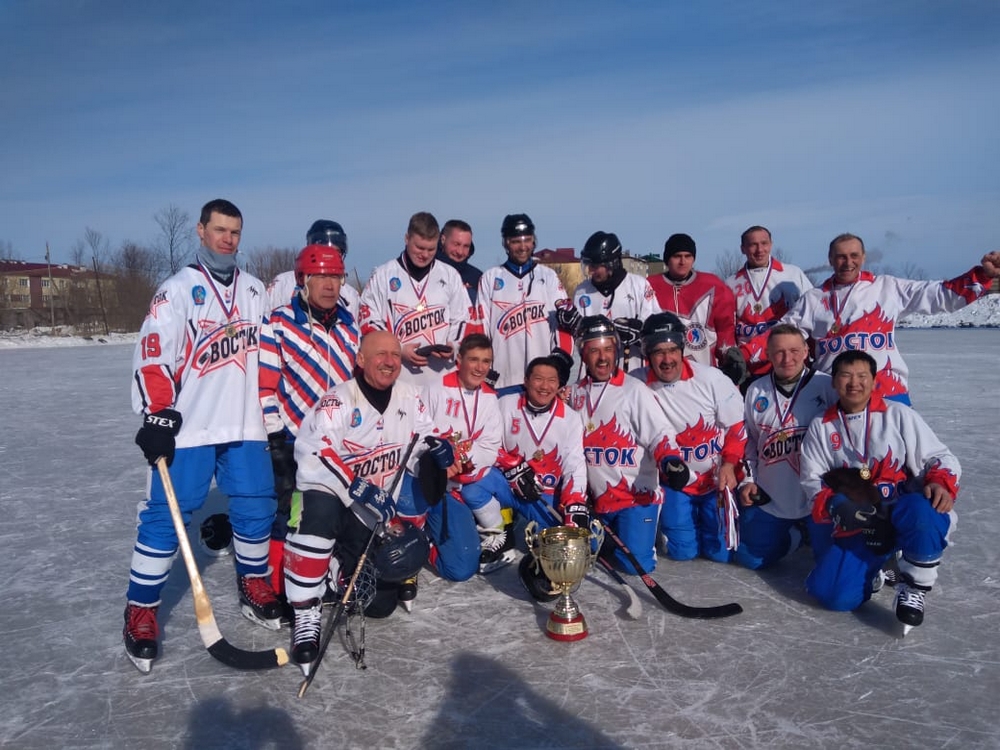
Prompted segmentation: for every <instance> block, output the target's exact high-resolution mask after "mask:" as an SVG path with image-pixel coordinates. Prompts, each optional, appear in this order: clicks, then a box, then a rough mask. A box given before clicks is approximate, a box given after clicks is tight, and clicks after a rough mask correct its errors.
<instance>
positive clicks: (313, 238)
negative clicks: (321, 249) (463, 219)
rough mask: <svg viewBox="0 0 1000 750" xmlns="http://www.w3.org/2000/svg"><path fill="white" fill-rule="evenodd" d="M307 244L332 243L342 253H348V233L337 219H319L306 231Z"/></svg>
mask: <svg viewBox="0 0 1000 750" xmlns="http://www.w3.org/2000/svg"><path fill="white" fill-rule="evenodd" d="M306 244H307V245H330V246H331V247H335V248H337V249H338V250H340V254H341V255H347V234H346V233H345V232H344V228H343V227H342V226H340V224H338V223H337V222H335V221H330V220H329V219H319V220H318V221H314V222H313V225H312V226H311V227H309V231H308V232H306Z"/></svg>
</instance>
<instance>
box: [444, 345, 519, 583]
mask: <svg viewBox="0 0 1000 750" xmlns="http://www.w3.org/2000/svg"><path fill="white" fill-rule="evenodd" d="M492 366H493V346H492V344H491V342H490V339H489V337H488V336H485V335H483V334H481V333H472V334H469V335H468V336H466V337H465V338H464V339H462V343H461V345H460V346H459V350H458V369H457V370H456V371H455V372H451V373H448V374H447V375H445V376H444V377H443V378H442V381H441V383H439V384H438V385H435V386H429V387H428V388H427V391H426V393H425V400H426V403H427V409H428V411H429V412H430V415H431V420H432V421H433V422H434V425H435V429H436V434H437V435H438V436H439V437H441V438H445V439H447V440H450V441H451V443H452V445H453V447H454V448H455V463H454V464H453V465H452V466H451V467H449V469H448V480H449V482H448V490H449V493H450V494H454V495H456V496H458V497H460V498H461V499H462V502H463V503H464V505H460V506H459V507H458V508H457V509H456V508H454V507H453V506H452V505H451V502H452V499H451V497H450V495H446V496H445V502H446V503H448V510H447V514H446V515H447V519H446V520H447V524H448V527H449V529H452V530H453V529H454V527H455V526H457V525H459V524H462V523H465V524H468V525H470V526H471V528H472V529H473V530H478V535H479V540H480V550H481V551H480V555H479V572H480V573H490V572H492V571H494V570H497V569H499V568H501V567H503V566H504V565H506V564H508V563H510V562H512V561H513V559H514V539H513V536H512V534H511V531H512V528H511V527H512V525H513V524H512V523H510V521H511V520H512V519H513V514H512V513H511V511H509V510H508V511H507V513H508V514H509V515H508V517H507V518H506V519H505V518H504V515H503V513H504V510H503V509H502V508H501V504H500V498H503V497H505V494H506V487H507V483H506V480H505V479H504V477H503V475H502V474H501V473H500V470H499V469H497V468H496V467H495V466H494V464H496V461H497V454H498V452H499V450H500V442H501V435H502V427H501V420H500V406H499V404H498V403H497V396H496V392H495V391H494V390H493V389H492V388H491V387H490V386H489V385H487V384H486V383H485V380H486V376H487V374H488V373H489V371H490V369H491V368H492ZM470 510H471V513H470ZM428 523H432V518H431V517H430V515H429V517H428ZM433 523H440V521H438V519H436V518H435V519H433ZM449 535H450V536H458V537H461V538H468V536H469V535H468V533H464V532H463V533H458V532H454V531H452V533H450V534H449ZM436 536H440V535H439V534H438V535H436ZM456 557H457V558H458V560H459V561H461V562H465V561H467V560H468V557H467V556H466V555H457V556H456V555H444V556H442V558H441V560H440V562H438V561H436V560H435V559H434V558H433V557H432V562H434V563H435V564H436V567H437V569H438V572H439V573H440V574H441V576H442V577H443V578H447V579H450V580H465V579H466V578H468V577H469V576H471V575H472V574H473V573H474V572H475V568H473V569H471V570H468V569H466V570H461V571H456V570H454V569H452V567H451V566H450V565H449V563H451V562H452V561H453V560H452V559H449V558H456Z"/></svg>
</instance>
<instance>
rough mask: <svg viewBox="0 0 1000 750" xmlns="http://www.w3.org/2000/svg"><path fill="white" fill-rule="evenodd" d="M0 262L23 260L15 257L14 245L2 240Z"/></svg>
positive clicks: (0, 243)
mask: <svg viewBox="0 0 1000 750" xmlns="http://www.w3.org/2000/svg"><path fill="white" fill-rule="evenodd" d="M0 260H23V258H18V257H16V256H15V255H14V243H12V242H11V241H10V240H0Z"/></svg>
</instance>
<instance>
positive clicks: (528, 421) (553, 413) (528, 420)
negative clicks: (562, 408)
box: [521, 404, 556, 450]
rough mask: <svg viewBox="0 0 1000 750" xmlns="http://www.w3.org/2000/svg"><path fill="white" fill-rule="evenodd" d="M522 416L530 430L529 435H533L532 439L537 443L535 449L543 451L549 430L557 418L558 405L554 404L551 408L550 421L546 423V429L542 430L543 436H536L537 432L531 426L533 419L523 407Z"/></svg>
mask: <svg viewBox="0 0 1000 750" xmlns="http://www.w3.org/2000/svg"><path fill="white" fill-rule="evenodd" d="M521 414H523V415H524V425H525V427H527V428H528V434H529V435H531V439H532V440H533V441H534V442H535V447H537V448H538V449H539V450H541V449H542V441H543V440H544V439H545V435H546V433H547V432H548V431H549V428H550V427H551V426H552V420H553V419H555V418H556V405H555V404H552V405H551V406H550V407H549V421H548V422H546V423H545V429H544V430H542V434H541V435H536V434H535V430H534V429H533V428H532V426H531V417H530V415H529V414H528V412H527V411H525V410H524V407H523V406H522V407H521Z"/></svg>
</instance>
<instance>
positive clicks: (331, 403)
mask: <svg viewBox="0 0 1000 750" xmlns="http://www.w3.org/2000/svg"><path fill="white" fill-rule="evenodd" d="M341 406H343V402H342V401H341V400H340V396H338V395H337V394H336V393H327V394H326V395H324V396H323V397H322V398H320V400H319V403H318V404H316V411H317V412H323V414H325V415H326V418H327V419H329V420H332V419H333V413H334V412H335V411H340V407H341ZM360 417H361V414H360V413H359V414H358V418H359V420H360ZM358 424H359V425H360V424H361V422H360V421H359V422H358ZM351 426H352V427H354V426H356V425H354V424H352V425H351Z"/></svg>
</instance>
